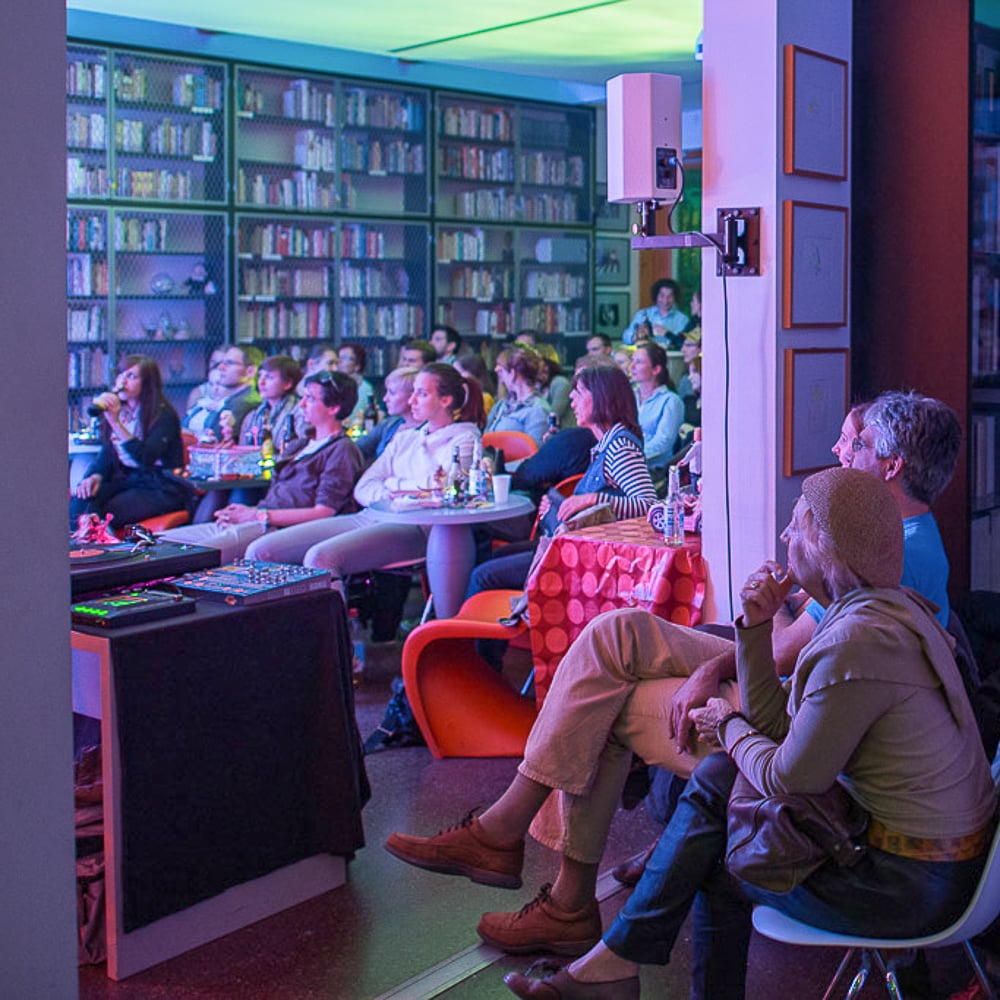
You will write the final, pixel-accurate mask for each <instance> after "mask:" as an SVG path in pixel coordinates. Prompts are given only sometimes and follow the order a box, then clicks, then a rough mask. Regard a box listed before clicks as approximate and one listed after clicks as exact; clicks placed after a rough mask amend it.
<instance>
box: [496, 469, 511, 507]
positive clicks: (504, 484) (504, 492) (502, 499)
mask: <svg viewBox="0 0 1000 1000" xmlns="http://www.w3.org/2000/svg"><path fill="white" fill-rule="evenodd" d="M509 499H510V476H508V475H506V474H501V475H499V476H494V477H493V502H494V503H506V502H507V501H508V500H509Z"/></svg>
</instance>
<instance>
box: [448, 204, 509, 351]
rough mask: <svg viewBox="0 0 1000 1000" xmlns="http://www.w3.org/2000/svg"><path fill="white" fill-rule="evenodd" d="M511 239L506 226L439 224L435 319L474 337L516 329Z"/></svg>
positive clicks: (502, 333) (505, 334) (505, 333)
mask: <svg viewBox="0 0 1000 1000" xmlns="http://www.w3.org/2000/svg"><path fill="white" fill-rule="evenodd" d="M515 241H516V231H515V230H514V229H513V228H512V227H509V226H454V225H444V224H442V225H438V227H437V229H436V232H435V273H436V279H437V284H436V288H437V309H436V315H435V321H436V322H438V323H443V324H446V325H448V326H452V327H454V328H455V329H457V330H459V331H460V332H461V333H462V334H463V335H464V334H466V333H468V334H471V335H474V336H479V337H499V338H502V337H506V336H507V335H508V334H512V333H514V332H515V331H516V329H517V326H516V322H517V321H516V295H517V278H516V273H515V267H516V265H515V249H514V247H515Z"/></svg>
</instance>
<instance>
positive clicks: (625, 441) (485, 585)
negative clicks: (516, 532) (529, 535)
mask: <svg viewBox="0 0 1000 1000" xmlns="http://www.w3.org/2000/svg"><path fill="white" fill-rule="evenodd" d="M570 403H571V405H572V407H573V412H574V414H575V415H576V422H577V427H578V428H585V429H589V430H590V431H592V432H593V434H594V437H596V438H597V444H596V445H595V446H594V447H593V449H592V450H591V455H590V464H589V466H588V467H587V471H586V472H585V473H584V475H583V478H582V479H581V480H580V482H579V483H578V484H577V486H576V490H575V491H574V493H573V495H572V496H570V497H567V498H566V499H565V500H563V501H562V503H561V504H560V506H559V510H558V513H557V515H556V517H555V518H551V517H550V520H558V521H565V520H566V519H567V518H569V517H572V516H573V514H576V513H577V512H579V511H581V510H583V509H584V508H586V507H592V506H593V505H594V504H597V503H608V504H610V505H611V508H612V510H613V511H614V514H615V517H616V518H617V519H618V520H624V519H626V518H630V517H641V516H642V515H644V514H645V513H646V511H648V510H649V508H650V507H651V506H652V505H653V504H654V503H655V502H656V490H655V489H654V488H653V481H652V480H651V479H650V476H649V468H648V467H647V466H646V461H645V458H644V456H643V452H642V433H641V431H640V430H639V426H638V423H637V420H636V405H635V396H634V395H633V394H632V387H631V386H630V385H629V381H628V379H627V378H626V377H625V375H624V373H623V372H622V371H621V369H620V368H618V367H617V366H616V365H614V364H612V363H608V364H600V365H584V366H583V367H581V368H580V369H579V370H578V371H577V372H576V374H575V375H574V376H573V389H572V391H571V392H570ZM548 506H549V501H548V497H546V498H544V499H543V500H542V503H541V505H540V506H539V508H538V513H539V515H540V516H541V517H542V518H543V519H544V518H545V517H546V514H547V513H548ZM510 548H515V546H510ZM517 548H518V551H516V552H507V551H506V550H504V549H502V550H501V551H500V554H499V555H498V556H496V557H495V558H493V559H488V560H487V561H486V562H484V563H481V564H480V565H479V566H477V567H476V568H475V569H474V570H473V572H472V579H471V580H470V581H469V590H468V596H470V597H471V596H472V595H473V594H478V593H479V592H480V591H482V590H496V589H507V588H509V589H513V590H518V589H520V588H522V587H523V586H524V583H525V580H526V579H527V576H528V569H529V567H530V566H531V560H532V557H533V556H534V544H531V545H530V546H529V547H527V548H524V547H521V546H517Z"/></svg>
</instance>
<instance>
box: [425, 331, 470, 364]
mask: <svg viewBox="0 0 1000 1000" xmlns="http://www.w3.org/2000/svg"><path fill="white" fill-rule="evenodd" d="M429 339H430V344H431V347H433V348H434V351H435V353H436V355H437V360H438V361H440V362H442V364H446V365H453V364H454V363H455V359H456V358H457V357H458V352H459V351H460V350H461V349H462V338H461V336H460V335H459V332H458V330H456V329H455V328H454V327H450V326H445V325H444V324H441V323H439V324H438V325H437V326H435V327H432V328H431V335H430V338H429Z"/></svg>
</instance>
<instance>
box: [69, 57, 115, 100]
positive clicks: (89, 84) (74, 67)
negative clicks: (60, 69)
mask: <svg viewBox="0 0 1000 1000" xmlns="http://www.w3.org/2000/svg"><path fill="white" fill-rule="evenodd" d="M107 95H108V67H107V64H106V63H105V61H104V60H103V59H74V60H72V61H70V62H68V63H67V64H66V96H67V97H95V98H104V97H107Z"/></svg>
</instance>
